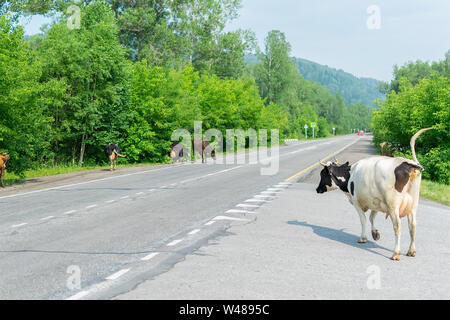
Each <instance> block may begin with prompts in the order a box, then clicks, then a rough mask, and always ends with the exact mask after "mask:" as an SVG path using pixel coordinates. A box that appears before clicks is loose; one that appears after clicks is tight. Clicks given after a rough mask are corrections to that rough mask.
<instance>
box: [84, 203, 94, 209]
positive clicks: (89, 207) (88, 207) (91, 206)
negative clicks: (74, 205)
mask: <svg viewBox="0 0 450 320" xmlns="http://www.w3.org/2000/svg"><path fill="white" fill-rule="evenodd" d="M96 206H97V204H91V205H90V206H87V207H86V209H92V208H95V207H96Z"/></svg>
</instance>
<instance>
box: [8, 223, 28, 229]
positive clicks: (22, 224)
mask: <svg viewBox="0 0 450 320" xmlns="http://www.w3.org/2000/svg"><path fill="white" fill-rule="evenodd" d="M27 224H28V223H26V222H25V223H20V224H14V225H12V226H11V228H18V227H22V226H24V225H27Z"/></svg>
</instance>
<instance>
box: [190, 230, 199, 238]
mask: <svg viewBox="0 0 450 320" xmlns="http://www.w3.org/2000/svg"><path fill="white" fill-rule="evenodd" d="M199 231H200V229H194V230H192V231H191V232H189V233H188V235H190V236H192V235H193V234H196V233H197V232H199Z"/></svg>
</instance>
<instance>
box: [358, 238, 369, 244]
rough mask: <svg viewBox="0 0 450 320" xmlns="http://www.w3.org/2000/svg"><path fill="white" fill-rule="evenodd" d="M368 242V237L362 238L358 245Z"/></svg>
mask: <svg viewBox="0 0 450 320" xmlns="http://www.w3.org/2000/svg"><path fill="white" fill-rule="evenodd" d="M366 242H367V238H366V237H364V238H361V239H359V240H358V243H366Z"/></svg>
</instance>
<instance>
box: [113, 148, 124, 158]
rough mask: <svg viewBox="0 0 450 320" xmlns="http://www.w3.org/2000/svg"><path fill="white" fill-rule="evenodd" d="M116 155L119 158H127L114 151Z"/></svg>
mask: <svg viewBox="0 0 450 320" xmlns="http://www.w3.org/2000/svg"><path fill="white" fill-rule="evenodd" d="M114 153H115V154H117V156H118V157H122V158H126V156H124V155H121V154H120V153H118V152H117V151H116V150H114Z"/></svg>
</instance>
